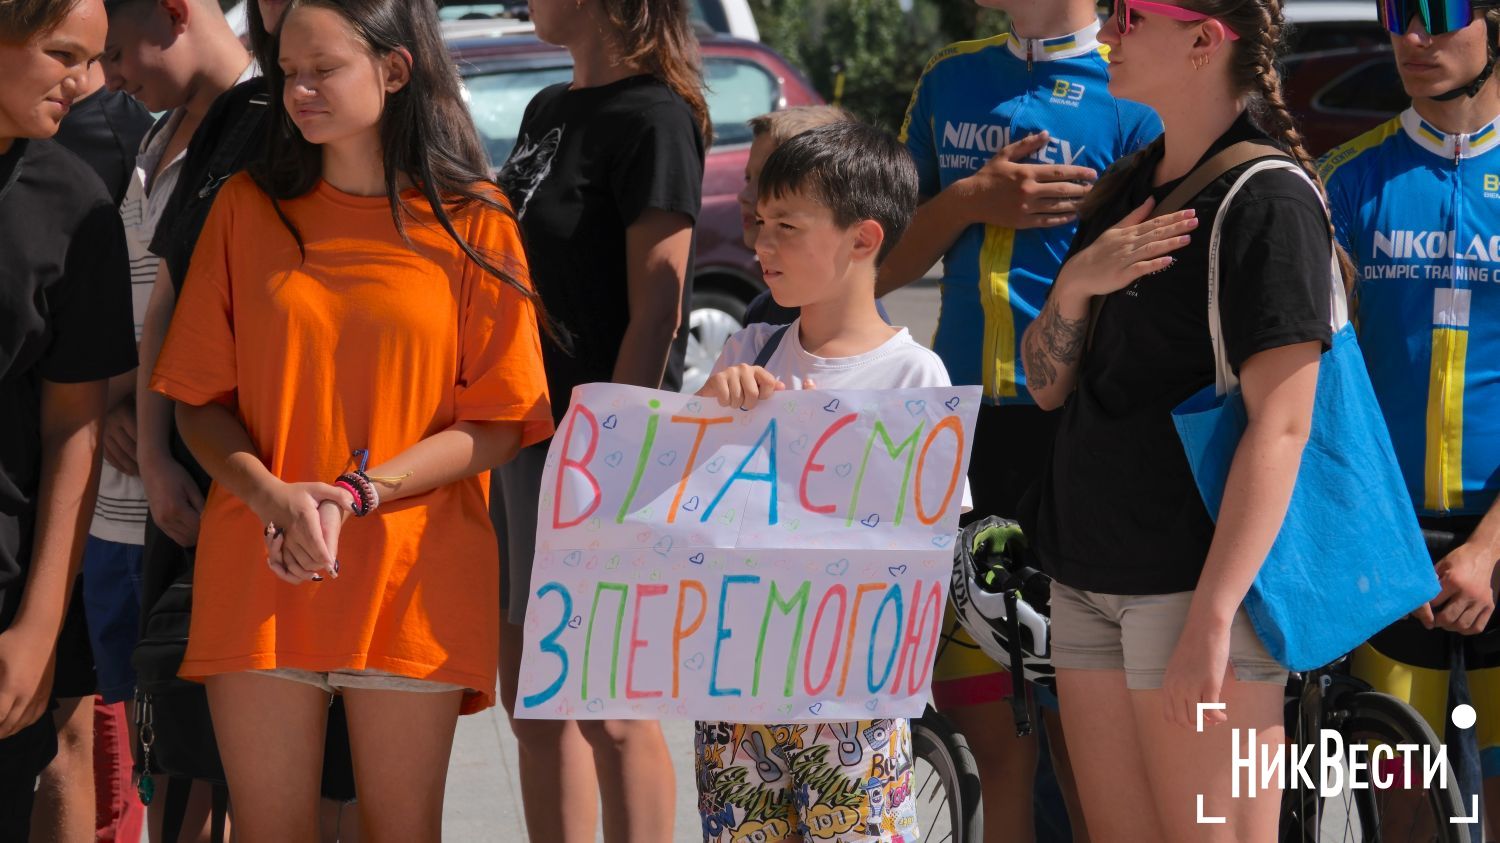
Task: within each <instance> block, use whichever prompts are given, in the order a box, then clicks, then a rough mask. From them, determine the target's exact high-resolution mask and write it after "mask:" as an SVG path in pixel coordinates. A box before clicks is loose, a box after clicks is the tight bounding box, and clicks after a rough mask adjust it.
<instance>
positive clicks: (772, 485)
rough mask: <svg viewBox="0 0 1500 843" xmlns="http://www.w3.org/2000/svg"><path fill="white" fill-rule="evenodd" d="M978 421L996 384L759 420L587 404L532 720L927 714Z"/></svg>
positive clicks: (572, 456)
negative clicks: (982, 397)
mask: <svg viewBox="0 0 1500 843" xmlns="http://www.w3.org/2000/svg"><path fill="white" fill-rule="evenodd" d="M978 406H979V388H978V387H946V388H923V389H904V390H880V391H854V390H850V391H828V390H820V391H816V392H781V393H777V394H776V395H775V396H773V397H772V398H770V399H769V400H767V401H764V402H762V403H761V404H759V405H758V406H756V407H755V408H754V409H752V410H749V411H742V410H738V409H726V408H724V407H721V406H719V405H718V403H717V402H715V401H713V400H711V399H704V398H695V397H693V396H686V395H678V394H676V393H668V392H659V391H656V390H648V389H641V388H637V387H628V386H618V385H612V384H590V385H587V386H582V387H579V388H578V389H576V390H574V393H573V400H572V404H571V407H570V408H569V410H568V414H567V415H566V416H565V417H564V418H563V421H562V424H561V425H560V427H559V429H558V434H557V436H556V437H555V438H554V439H553V440H552V446H551V448H550V450H549V452H548V455H547V463H546V470H545V473H544V474H543V478H542V495H541V499H540V500H539V501H538V506H539V510H538V512H539V517H538V528H537V555H536V560H535V565H534V569H533V573H532V582H531V588H532V596H531V599H530V601H529V605H528V609H527V615H526V624H525V630H526V643H525V653H524V657H523V661H522V667H521V685H520V693H519V695H518V697H519V698H518V700H517V705H516V714H517V716H519V717H532V718H544V719H553V718H576V719H589V718H611V719H614V718H620V719H627V718H645V719H671V718H687V719H714V720H738V721H742V722H768V721H775V722H782V721H798V720H866V719H870V718H879V717H915V716H918V715H920V714H921V712H922V708H923V706H924V705H925V704H926V701H927V697H928V689H929V685H930V683H931V675H932V662H933V658H934V656H935V655H936V652H937V645H938V637H939V635H940V632H941V625H942V615H943V606H944V604H945V601H946V600H947V593H948V580H949V575H950V572H951V570H952V547H953V535H954V533H955V531H956V530H957V529H958V516H959V514H960V511H961V508H962V506H963V503H964V497H965V495H964V493H965V491H966V485H965V480H964V478H965V476H966V475H967V473H968V462H969V445H970V443H971V442H972V441H973V435H974V420H975V416H976V414H977V411H978Z"/></svg>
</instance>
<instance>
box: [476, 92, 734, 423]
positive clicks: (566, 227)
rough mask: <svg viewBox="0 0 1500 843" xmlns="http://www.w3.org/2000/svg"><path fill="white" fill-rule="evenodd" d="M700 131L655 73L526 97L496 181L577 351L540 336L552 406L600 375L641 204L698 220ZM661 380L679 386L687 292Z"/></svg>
mask: <svg viewBox="0 0 1500 843" xmlns="http://www.w3.org/2000/svg"><path fill="white" fill-rule="evenodd" d="M703 155H704V147H703V137H702V134H701V133H700V132H699V131H698V128H697V125H696V123H695V122H694V120H693V114H692V111H691V110H690V109H689V108H688V106H687V103H685V102H684V101H683V100H682V98H681V97H679V96H678V95H677V94H675V93H673V92H672V90H671V89H669V88H668V87H667V86H666V85H664V84H662V83H661V82H660V81H658V80H657V79H655V78H653V77H651V76H633V77H630V78H628V79H623V80H620V81H618V82H615V83H612V84H609V85H601V86H599V87H594V88H581V89H578V90H570V89H569V86H568V84H567V83H563V84H559V85H553V86H551V87H549V88H545V89H543V90H542V91H541V92H539V93H538V94H537V95H536V96H535V97H534V98H532V100H531V103H530V104H529V105H527V106H526V112H525V114H524V115H523V117H522V118H521V130H520V133H519V137H518V140H517V142H516V147H515V149H514V150H513V151H512V152H511V155H510V158H509V159H508V160H507V161H506V162H505V166H504V167H503V168H501V171H500V176H499V181H500V185H501V187H503V188H504V189H505V193H506V195H507V196H508V197H509V198H510V200H511V203H512V204H513V205H514V206H515V209H516V213H517V214H518V215H519V217H520V222H521V234H522V237H523V238H524V239H525V243H526V258H527V260H528V262H529V263H530V268H531V277H532V279H533V282H534V283H535V284H536V287H537V290H538V292H539V293H540V294H541V296H542V303H543V304H544V305H545V306H546V308H547V312H548V313H549V314H550V315H551V316H552V318H553V319H554V320H556V321H557V322H558V323H559V324H561V326H562V327H563V328H564V329H565V330H566V331H567V332H568V333H569V334H571V336H572V338H573V353H572V354H571V355H569V354H567V353H565V352H564V351H563V350H562V349H560V348H559V347H558V346H557V345H556V344H554V343H553V342H552V341H551V340H550V339H548V338H545V337H544V338H543V340H542V355H543V359H544V361H545V363H546V367H547V387H548V389H549V390H550V392H551V395H552V411H553V414H554V415H555V416H556V417H557V418H558V419H559V420H561V418H562V416H563V414H564V413H565V412H566V411H567V409H568V402H569V397H570V395H571V393H572V391H573V387H575V386H577V385H579V384H584V383H594V382H599V381H608V380H609V379H610V378H611V377H612V376H613V374H614V368H615V361H616V359H617V358H618V356H619V351H620V342H621V341H622V340H623V339H624V337H625V328H626V326H627V325H628V323H629V316H630V313H629V299H628V296H627V288H626V263H625V229H626V228H628V227H629V226H630V225H631V224H633V223H634V222H635V221H636V220H637V219H638V218H639V217H640V215H641V214H642V213H643V212H644V211H646V210H647V209H648V208H655V209H659V210H663V211H672V212H677V213H682V214H686V215H687V216H689V217H691V218H692V219H693V220H695V221H696V220H697V218H698V212H699V209H700V207H701V205H702V197H703ZM692 273H693V269H692V260H691V257H690V258H689V261H688V270H687V277H688V279H689V282H688V285H687V286H688V289H687V290H686V291H685V292H684V298H683V319H682V324H681V326H679V328H678V332H677V338H676V340H675V341H674V342H673V344H672V352H671V355H670V357H669V359H668V363H667V374H666V377H665V378H664V380H663V384H662V387H663V388H664V389H677V388H678V387H680V386H681V384H682V365H683V355H684V353H685V352H686V350H687V333H688V332H687V301H688V295H689V294H690V293H691V286H692V283H691V279H692Z"/></svg>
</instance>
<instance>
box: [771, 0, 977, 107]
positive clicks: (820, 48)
mask: <svg viewBox="0 0 1500 843" xmlns="http://www.w3.org/2000/svg"><path fill="white" fill-rule="evenodd" d="M750 5H751V9H752V10H753V12H754V14H755V22H756V25H757V26H759V28H760V35H761V40H762V41H764V42H765V43H766V44H768V45H770V46H771V47H772V48H774V49H775V50H776V51H778V52H780V53H781V54H782V55H784V56H786V57H787V59H788V60H789V61H791V62H792V63H793V64H795V65H797V66H798V67H799V68H801V69H802V70H803V72H804V73H806V74H807V77H808V79H810V80H811V81H812V83H813V86H814V87H816V88H817V89H818V93H820V94H822V95H823V98H824V99H826V100H828V101H829V102H834V101H837V102H838V103H839V104H840V105H842V106H844V107H845V108H847V109H849V110H850V111H852V112H854V113H855V114H856V115H858V116H859V117H861V118H863V119H865V120H868V121H870V122H872V123H874V124H876V125H878V126H882V127H884V128H886V129H889V130H891V131H895V130H896V129H898V128H899V127H900V125H901V120H902V118H903V117H904V115H905V113H906V105H907V102H908V100H909V99H910V97H911V89H912V86H913V85H915V84H916V81H917V77H919V76H920V75H921V73H922V68H923V66H925V65H926V63H927V59H928V58H930V57H931V56H932V54H933V53H936V52H937V51H938V50H940V49H942V48H943V47H944V46H946V45H948V44H951V43H953V42H954V41H966V40H969V39H972V38H985V37H988V36H990V35H994V34H996V33H998V32H1002V31H1004V24H1005V20H1004V16H1003V15H1002V14H1000V13H999V12H996V11H994V10H991V9H983V8H980V7H979V6H978V5H976V4H975V3H974V1H973V0H913V8H912V10H911V11H910V12H903V11H902V10H901V7H900V5H898V2H897V0H751V4H750ZM841 81H842V84H840V82H841Z"/></svg>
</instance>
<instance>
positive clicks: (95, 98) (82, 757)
mask: <svg viewBox="0 0 1500 843" xmlns="http://www.w3.org/2000/svg"><path fill="white" fill-rule="evenodd" d="M151 122H152V121H151V113H150V112H148V111H146V109H145V108H143V107H142V106H141V105H140V103H137V102H136V101H135V100H133V99H131V98H130V97H129V96H128V95H126V94H124V93H120V92H117V91H108V90H105V87H104V71H103V69H102V68H101V66H100V64H98V63H95V64H94V65H93V66H92V67H90V68H89V75H88V81H87V82H86V83H85V85H84V87H83V88H82V89H81V90H80V91H79V98H78V99H77V100H76V101H75V102H74V103H73V107H72V108H70V109H69V110H68V116H67V117H66V118H64V120H63V121H62V125H61V126H60V127H59V128H58V130H57V134H56V135H55V136H53V140H54V141H56V142H57V143H58V144H60V145H61V146H62V147H64V148H65V149H67V150H68V151H69V152H72V153H73V154H74V155H77V156H78V157H79V158H82V159H83V161H84V163H86V164H88V165H89V167H90V169H92V170H93V171H94V172H95V173H98V175H99V178H100V179H102V180H103V181H104V185H105V187H106V188H107V189H108V190H109V193H110V201H111V202H113V203H114V204H115V206H116V207H118V206H119V204H120V200H121V199H122V198H123V197H124V194H125V188H126V186H127V185H128V184H129V180H130V176H131V173H132V171H133V169H134V167H135V152H136V148H137V147H138V146H139V145H140V142H141V138H142V137H144V136H145V134H146V131H147V130H148V129H150V128H151ZM131 321H132V324H134V319H133V318H132V320H131ZM133 382H134V373H133V372H126V373H124V374H122V375H117V376H115V377H113V378H110V381H109V399H108V401H109V403H108V406H109V407H111V408H113V407H115V406H116V405H117V404H118V402H119V401H121V400H128V399H129V389H128V386H127V385H128V384H131V383H133ZM102 430H103V432H102V441H103V442H104V443H105V444H104V451H105V459H106V460H108V459H110V448H109V444H108V443H109V442H110V439H111V436H112V435H117V434H118V433H119V427H118V425H117V424H116V419H115V418H114V417H113V414H111V413H109V412H106V414H105V417H104V424H103V428H102ZM127 435H128V434H127ZM101 485H102V481H101ZM84 556H85V561H84V563H83V565H82V567H83V568H87V567H88V563H87V556H88V552H87V550H85V553H84ZM89 583H95V584H96V585H97V582H96V581H95V580H91V579H89V578H87V577H85V576H84V574H83V571H82V570H80V571H79V574H78V576H77V577H76V578H75V579H74V582H73V594H72V597H71V598H70V599H69V601H68V616H67V618H66V619H65V620H64V621H63V629H62V633H61V634H60V635H59V636H58V640H57V656H56V661H57V667H56V668H55V670H54V672H53V681H52V696H53V697H54V698H55V699H56V700H57V708H56V709H55V710H54V711H53V712H52V720H53V722H54V723H56V724H57V730H58V731H57V749H58V752H57V757H56V758H54V759H53V760H52V763H51V764H48V765H47V769H46V770H45V771H43V772H42V777H41V783H40V786H39V787H38V788H37V801H36V806H35V809H34V812H33V820H34V821H33V825H34V826H35V827H36V833H37V834H39V835H41V836H44V837H46V838H48V839H53V840H77V839H80V838H82V837H85V836H88V835H90V834H92V833H93V832H94V831H95V830H96V827H95V810H94V808H95V805H94V802H95V800H94V789H95V781H94V776H93V773H94V772H95V770H96V768H98V769H106V768H115V767H117V766H122V765H118V764H115V763H113V762H116V761H118V759H117V758H116V757H115V754H114V752H113V750H114V749H115V747H113V746H107V745H105V744H102V743H101V744H100V745H99V747H98V749H99V750H100V751H101V752H102V753H104V754H103V755H101V756H100V762H101V763H99V764H97V765H96V764H95V752H94V751H95V749H96V747H95V744H94V694H95V692H96V691H98V690H99V688H98V680H97V678H96V676H95V654H94V648H93V646H92V644H91V643H90V640H89V631H90V628H91V627H94V628H95V629H96V631H97V625H96V624H94V623H93V622H91V621H90V620H89V619H88V616H87V612H86V608H85V607H86V605H87V603H88V599H87V598H88V593H89V592H88V590H87V585H88V584H89ZM106 712H107V709H104V708H103V707H102V706H101V716H111V715H110V714H107V713H106ZM122 768H123V769H127V770H128V768H129V759H128V758H127V759H126V761H125V763H124V765H123V767H122ZM122 785H123V786H124V787H129V775H128V774H126V775H125V777H124V781H123V782H122ZM106 786H107V785H106ZM137 810H139V809H138V808H137ZM101 819H103V818H101ZM137 825H138V823H137Z"/></svg>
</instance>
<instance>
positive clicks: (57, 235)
mask: <svg viewBox="0 0 1500 843" xmlns="http://www.w3.org/2000/svg"><path fill="white" fill-rule="evenodd" d="M104 35H105V18H104V8H103V5H102V3H101V2H100V0H52V2H34V3H28V4H25V5H19V4H14V3H5V4H0V79H4V80H5V84H3V85H0V255H4V260H0V839H4V840H25V839H26V838H27V836H28V834H29V827H30V820H31V805H32V800H33V794H34V787H35V782H36V776H37V773H38V772H40V771H41V770H42V768H43V767H45V766H46V764H47V762H48V761H49V760H51V758H52V756H53V754H54V752H55V751H56V733H55V731H54V727H53V724H52V722H51V720H50V719H49V718H44V717H43V715H44V714H45V713H46V711H47V708H48V706H49V699H50V696H51V688H52V673H53V651H54V647H55V645H56V642H57V636H58V631H59V630H60V629H61V627H62V621H63V617H64V614H65V609H66V605H67V602H68V585H69V584H70V583H71V582H72V579H73V575H74V573H75V572H76V571H77V568H78V560H79V556H80V554H81V553H82V550H83V535H84V531H85V530H86V529H87V526H88V522H89V518H90V517H91V516H92V514H93V499H94V487H95V484H96V482H97V477H98V468H99V426H100V419H101V418H102V416H103V415H104V407H105V400H106V395H107V390H108V379H109V378H111V377H113V376H115V375H118V374H121V373H123V372H126V371H129V370H130V369H131V368H132V367H134V366H135V346H134V336H133V331H132V330H131V322H130V318H129V315H128V314H129V313H130V299H129V294H130V288H129V284H130V269H129V264H128V262H127V259H126V256H125V235H124V230H123V227H122V226H121V223H120V216H119V214H118V212H117V211H116V210H115V207H114V205H113V203H112V202H111V200H110V196H109V193H108V192H107V190H106V189H105V187H104V184H103V182H102V181H100V179H99V176H98V175H97V174H96V173H94V172H93V171H92V170H90V169H89V168H88V166H87V165H86V164H84V163H83V161H81V160H80V159H79V158H78V157H77V156H75V155H73V154H72V153H70V152H67V151H66V150H64V149H63V148H62V147H61V146H58V145H57V144H56V143H55V142H53V141H52V140H50V138H51V137H52V135H54V134H56V132H57V128H58V125H59V123H61V121H62V118H63V117H64V116H65V115H66V114H67V112H68V109H69V107H70V105H71V104H72V101H73V100H74V99H76V98H77V96H78V94H79V92H80V90H81V89H82V88H83V86H84V83H85V80H86V77H87V73H88V69H89V66H90V65H91V64H93V62H94V61H96V60H97V58H98V56H99V53H100V52H101V51H102V50H103V49H104Z"/></svg>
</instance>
